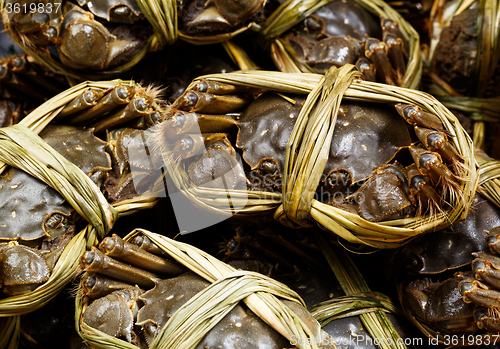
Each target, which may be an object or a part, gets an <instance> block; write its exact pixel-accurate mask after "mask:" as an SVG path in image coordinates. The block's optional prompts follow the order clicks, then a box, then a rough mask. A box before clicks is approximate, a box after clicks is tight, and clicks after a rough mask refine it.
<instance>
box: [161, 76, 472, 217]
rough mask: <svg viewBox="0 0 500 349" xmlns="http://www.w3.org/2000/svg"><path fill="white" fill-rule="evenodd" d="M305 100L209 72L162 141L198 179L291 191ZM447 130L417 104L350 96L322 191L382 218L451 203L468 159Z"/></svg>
mask: <svg viewBox="0 0 500 349" xmlns="http://www.w3.org/2000/svg"><path fill="white" fill-rule="evenodd" d="M251 92H253V93H255V94H256V95H258V97H257V98H256V99H255V100H254V98H253V97H252V95H251V94H249V93H251ZM304 101H305V99H304V98H303V97H302V96H297V95H290V96H285V95H283V94H277V93H273V92H267V93H262V90H261V91H255V90H254V91H249V90H248V88H245V87H242V86H233V85H229V84H224V83H218V82H213V81H209V80H203V79H202V80H200V81H199V82H197V83H195V84H194V85H193V88H192V89H191V90H189V91H187V92H186V93H185V94H184V95H183V96H182V98H179V99H178V100H177V102H176V103H175V104H174V105H173V107H172V110H171V113H170V116H169V117H167V120H166V121H165V122H163V123H161V124H160V125H159V126H158V128H157V132H156V133H155V137H156V139H155V141H156V142H157V143H158V144H160V148H163V149H165V150H167V152H168V153H169V156H170V157H171V158H173V159H174V160H179V159H180V160H181V161H182V166H184V168H185V169H186V172H187V173H188V175H189V177H190V179H191V181H192V182H193V183H194V184H195V185H197V186H201V187H209V188H210V187H211V188H228V189H243V190H245V189H247V188H248V189H250V190H259V191H281V190H282V188H281V182H282V177H283V169H284V160H285V150H286V144H287V142H288V138H289V136H290V134H291V132H292V130H293V128H294V127H295V123H296V120H297V116H298V115H299V113H300V111H301V109H302V106H303V103H304ZM236 128H237V129H238V131H237V136H236V142H234V141H233V142H231V141H230V140H231V139H234V130H235V129H236ZM374 130H376V131H375V132H374ZM447 134H448V132H447V131H445V130H444V128H443V124H442V123H441V121H440V120H439V119H438V117H437V116H435V115H433V114H431V113H429V112H425V111H424V110H422V109H421V108H420V107H419V106H416V105H403V104H397V105H395V106H394V105H393V106H390V105H383V104H370V103H359V102H351V101H349V102H343V104H342V105H341V107H340V111H339V115H338V116H337V120H336V127H335V130H334V134H333V137H332V143H331V146H330V150H329V157H328V161H327V163H326V167H325V169H324V172H323V176H322V181H321V183H320V185H319V187H318V189H317V190H318V192H317V193H316V196H317V197H319V200H320V201H322V202H326V203H329V204H331V205H334V206H337V207H341V208H343V209H346V210H349V211H353V212H357V213H359V215H360V216H361V217H362V218H364V219H366V220H369V221H373V222H378V221H381V220H385V219H391V218H397V217H407V216H413V215H415V214H416V215H423V214H426V213H430V214H431V215H433V214H437V213H439V212H441V211H444V210H445V209H446V207H447V205H448V204H451V203H453V202H454V201H455V200H457V198H458V197H460V196H461V189H460V183H461V181H462V180H463V178H462V174H463V171H464V168H465V166H464V164H463V162H462V157H461V156H460V155H459V154H458V152H457V151H456V150H455V148H454V146H453V145H452V144H451V143H450V141H449V140H448V136H447ZM234 145H235V146H234ZM239 151H241V154H242V155H241V157H242V158H243V160H244V163H243V162H242V161H237V160H236V159H237V154H238V152H239Z"/></svg>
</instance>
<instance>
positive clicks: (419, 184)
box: [407, 164, 444, 216]
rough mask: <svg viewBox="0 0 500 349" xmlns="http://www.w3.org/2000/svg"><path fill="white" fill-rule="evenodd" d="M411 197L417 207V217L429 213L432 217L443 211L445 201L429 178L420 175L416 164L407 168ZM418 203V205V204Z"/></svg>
mask: <svg viewBox="0 0 500 349" xmlns="http://www.w3.org/2000/svg"><path fill="white" fill-rule="evenodd" d="M407 171H408V180H409V182H410V193H411V197H412V198H414V199H413V200H414V201H415V205H416V206H417V213H416V214H417V216H421V215H424V214H425V213H426V212H429V215H430V216H433V215H435V214H436V213H438V212H441V211H442V207H443V204H444V202H443V199H442V198H441V196H440V195H439V194H438V193H437V192H436V190H435V189H434V187H433V186H432V185H431V183H430V178H429V176H424V175H423V174H421V173H420V171H419V170H418V168H417V165H416V164H412V165H410V166H408V167H407ZM417 202H418V203H417Z"/></svg>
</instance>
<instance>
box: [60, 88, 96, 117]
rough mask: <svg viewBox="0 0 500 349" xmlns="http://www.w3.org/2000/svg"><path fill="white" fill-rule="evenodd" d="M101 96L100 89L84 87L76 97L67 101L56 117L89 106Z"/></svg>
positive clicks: (93, 104)
mask: <svg viewBox="0 0 500 349" xmlns="http://www.w3.org/2000/svg"><path fill="white" fill-rule="evenodd" d="M102 96H103V93H102V91H99V90H93V89H90V88H89V89H86V90H85V91H83V92H82V93H81V94H80V95H79V96H78V97H76V98H75V99H73V100H72V101H71V102H69V103H68V104H67V105H66V106H65V107H64V108H63V110H61V112H60V113H59V114H58V115H57V117H64V116H67V115H71V114H74V113H77V112H79V111H82V110H84V109H87V108H91V107H93V106H95V105H96V104H97V102H98V101H99V99H101V98H102Z"/></svg>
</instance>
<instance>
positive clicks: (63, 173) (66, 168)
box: [0, 81, 157, 317]
mask: <svg viewBox="0 0 500 349" xmlns="http://www.w3.org/2000/svg"><path fill="white" fill-rule="evenodd" d="M119 83H122V84H125V85H130V86H137V85H136V84H134V83H133V82H122V81H108V82H85V83H81V84H79V85H77V86H74V87H72V88H70V89H68V90H66V91H64V92H62V93H61V94H59V95H57V96H55V97H53V98H51V99H50V100H48V101H47V102H45V103H43V104H42V105H41V106H39V107H38V108H37V109H35V110H34V111H33V112H31V113H30V114H29V115H27V116H26V117H25V118H24V119H23V120H22V121H21V122H20V123H19V124H17V125H13V126H10V127H4V128H0V162H1V166H0V171H3V170H4V169H5V168H6V165H9V166H13V167H16V168H19V169H21V170H23V171H25V172H26V173H29V174H30V175H32V176H33V177H35V178H38V179H39V180H41V181H42V182H44V183H46V184H47V185H48V186H50V187H52V188H53V189H55V190H56V191H57V192H59V193H60V194H61V196H62V197H64V199H65V200H66V201H67V202H68V203H69V204H70V205H71V206H72V207H73V208H74V209H75V211H76V212H77V213H78V214H79V215H80V216H81V217H82V218H83V219H85V220H86V221H87V222H89V225H88V226H87V227H86V228H85V229H83V230H82V231H80V232H79V233H78V234H76V235H75V236H74V237H73V239H71V241H70V242H69V243H68V245H67V246H66V247H65V248H64V250H63V252H62V254H61V256H60V257H59V259H58V261H57V263H56V265H55V266H54V268H53V270H52V273H51V275H50V277H49V279H48V280H47V281H46V282H45V283H44V284H42V285H40V286H39V287H37V288H36V289H35V290H34V291H32V292H29V293H26V294H23V295H18V296H12V297H7V298H3V299H0V317H8V316H15V315H22V314H26V313H29V312H32V311H34V310H37V309H39V308H41V307H42V306H44V305H45V304H46V303H47V302H49V301H50V300H51V299H53V298H54V297H55V296H56V295H57V294H58V293H59V292H60V291H61V290H62V289H63V288H64V287H65V286H66V285H67V284H68V283H69V282H70V281H71V280H72V279H74V278H75V277H76V275H77V274H78V273H79V272H80V269H79V265H78V262H79V258H80V256H81V255H82V254H83V253H84V252H85V249H86V248H87V247H90V246H92V245H94V244H96V243H98V240H100V239H102V238H103V237H104V236H105V235H106V234H107V232H108V231H109V230H110V229H111V228H112V227H113V224H114V222H115V221H116V219H117V218H118V217H119V215H126V214H129V213H130V212H135V211H136V210H140V209H146V208H151V207H152V206H154V204H155V203H156V201H157V199H156V198H155V197H154V196H145V197H142V196H139V197H137V198H133V199H130V200H125V201H122V202H118V203H116V204H115V205H114V207H113V206H110V205H109V203H108V202H107V201H106V199H105V198H104V196H103V194H102V193H101V191H100V190H99V188H98V187H97V186H96V184H94V182H92V181H91V179H90V178H89V177H88V176H87V175H86V174H85V173H83V171H82V170H80V169H79V168H78V167H77V166H75V165H74V164H72V163H71V162H69V161H68V160H66V159H65V158H64V157H63V156H62V155H60V154H59V153H58V152H57V151H55V150H54V149H53V148H52V147H50V146H49V145H48V144H47V143H46V142H45V141H44V140H43V139H41V138H40V137H39V136H38V135H37V134H36V133H39V132H41V131H42V130H43V129H44V127H45V126H46V125H47V124H49V123H50V121H51V120H53V118H55V117H56V116H57V115H58V114H59V112H60V111H61V110H62V109H63V108H64V106H65V105H66V104H68V103H69V102H70V101H72V100H73V99H74V98H75V97H77V96H78V95H80V94H81V93H82V92H83V91H84V90H85V89H87V88H89V87H92V88H94V89H100V90H102V91H106V90H108V89H110V88H112V87H113V86H116V85H118V84H119Z"/></svg>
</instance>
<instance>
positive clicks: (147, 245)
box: [132, 235, 168, 256]
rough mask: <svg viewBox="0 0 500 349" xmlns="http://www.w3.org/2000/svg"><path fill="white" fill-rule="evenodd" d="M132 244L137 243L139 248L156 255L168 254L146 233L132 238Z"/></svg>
mask: <svg viewBox="0 0 500 349" xmlns="http://www.w3.org/2000/svg"><path fill="white" fill-rule="evenodd" d="M132 243H133V244H134V245H137V246H138V247H139V248H142V249H143V250H146V251H148V252H150V253H153V254H155V255H157V256H168V254H167V253H166V252H165V251H163V250H162V249H161V248H159V247H158V245H156V244H155V243H154V242H153V241H151V239H150V238H148V237H147V236H146V235H138V236H136V237H135V238H134V240H132Z"/></svg>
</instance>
